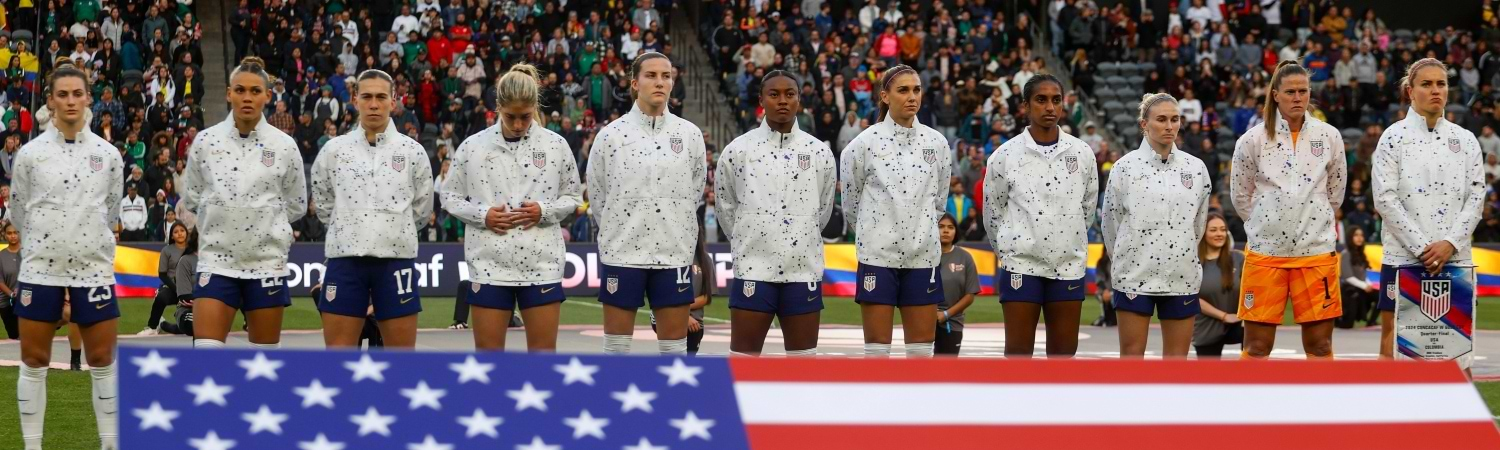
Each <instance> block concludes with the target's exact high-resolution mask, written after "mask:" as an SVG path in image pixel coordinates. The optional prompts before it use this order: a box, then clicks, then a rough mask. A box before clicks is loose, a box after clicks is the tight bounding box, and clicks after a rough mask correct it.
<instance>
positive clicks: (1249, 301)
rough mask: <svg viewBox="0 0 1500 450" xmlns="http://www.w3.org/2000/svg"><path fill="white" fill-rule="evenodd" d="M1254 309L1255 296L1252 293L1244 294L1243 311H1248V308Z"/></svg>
mask: <svg viewBox="0 0 1500 450" xmlns="http://www.w3.org/2000/svg"><path fill="white" fill-rule="evenodd" d="M1254 307H1255V294H1254V293H1252V292H1246V293H1245V309H1250V308H1254Z"/></svg>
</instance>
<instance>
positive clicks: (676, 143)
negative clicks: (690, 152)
mask: <svg viewBox="0 0 1500 450" xmlns="http://www.w3.org/2000/svg"><path fill="white" fill-rule="evenodd" d="M672 153H682V138H680V137H674V138H672Z"/></svg>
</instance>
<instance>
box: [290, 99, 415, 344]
mask: <svg viewBox="0 0 1500 450" xmlns="http://www.w3.org/2000/svg"><path fill="white" fill-rule="evenodd" d="M355 79H356V80H357V81H356V86H357V89H356V90H355V93H354V106H355V110H356V111H357V112H358V114H359V126H358V127H356V128H355V129H354V130H352V131H350V132H349V133H348V134H345V135H342V136H339V137H336V138H333V140H330V141H328V144H327V145H326V146H324V147H323V151H322V152H321V153H319V154H318V159H317V160H316V161H313V167H312V192H313V204H314V205H315V208H316V209H317V213H318V218H319V219H322V220H323V221H324V222H325V223H327V224H328V240H327V242H326V243H325V244H324V254H325V255H326V256H327V257H328V271H327V273H326V275H324V278H323V295H321V296H319V298H318V300H319V301H318V311H320V312H322V316H323V343H324V344H326V345H327V346H328V347H330V348H331V347H354V346H357V345H359V336H360V332H361V330H363V329H364V323H365V317H366V313H367V312H368V311H369V310H370V309H371V308H372V306H373V308H374V311H375V320H376V322H377V323H378V324H379V328H380V335H381V337H382V338H384V340H385V346H386V347H391V348H412V347H414V346H416V343H417V313H418V312H421V311H422V300H421V293H420V292H419V286H417V280H418V275H419V274H418V273H417V271H416V268H415V264H416V263H415V261H416V257H417V229H418V228H419V227H421V225H422V224H423V223H424V222H426V221H427V218H428V217H429V216H430V215H431V214H432V191H433V183H432V168H431V164H430V163H428V162H427V152H426V151H425V150H423V149H422V145H421V144H418V143H417V141H415V140H412V138H410V137H407V136H406V135H403V134H401V132H400V131H399V130H397V129H396V125H395V124H394V122H392V121H391V110H393V109H395V107H396V100H395V83H394V81H392V80H391V76H390V75H388V74H386V73H385V72H382V71H380V70H376V69H371V70H366V71H364V72H361V73H360V74H359V76H358V77H356V78H355Z"/></svg>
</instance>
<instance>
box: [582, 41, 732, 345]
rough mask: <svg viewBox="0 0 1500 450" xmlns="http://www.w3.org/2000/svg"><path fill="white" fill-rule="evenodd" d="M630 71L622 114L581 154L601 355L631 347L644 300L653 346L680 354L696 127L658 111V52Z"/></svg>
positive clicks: (669, 80) (700, 175) (661, 63)
mask: <svg viewBox="0 0 1500 450" xmlns="http://www.w3.org/2000/svg"><path fill="white" fill-rule="evenodd" d="M630 76H631V81H630V90H631V94H632V97H633V98H634V99H635V102H634V105H633V106H632V107H631V109H630V113H628V114H626V115H625V116H623V117H621V118H620V119H619V120H616V121H614V122H610V123H609V125H606V126H605V127H604V129H603V130H600V131H599V135H598V136H597V137H595V139H594V144H593V148H592V149H591V150H590V152H589V154H590V160H589V164H588V174H587V178H588V187H589V199H590V200H591V201H592V202H593V203H594V205H595V206H593V207H592V208H595V211H598V219H599V262H600V263H601V264H600V266H599V272H600V278H603V279H604V285H603V286H600V289H599V302H600V303H603V304H604V352H605V353H609V354H624V353H629V352H630V345H631V336H632V334H633V333H634V332H635V331H634V330H635V315H636V311H637V310H639V309H640V308H641V307H642V306H646V300H647V299H648V298H649V299H650V301H651V310H652V312H653V313H654V315H655V317H656V324H657V328H656V336H657V349H658V351H660V352H661V353H662V354H685V353H687V333H688V314H689V306H690V305H691V304H692V303H693V296H694V293H693V283H692V265H693V247H694V244H695V243H696V241H697V237H698V228H699V227H700V226H701V225H700V224H699V223H698V219H697V209H698V206H699V205H701V204H702V203H703V197H704V186H705V185H706V183H707V181H708V161H707V159H705V158H704V152H705V151H706V150H705V148H704V145H703V132H702V131H699V129H698V126H696V125H693V123H692V122H688V121H687V120H685V119H683V118H680V117H677V116H676V115H673V114H672V113H671V111H668V110H667V100H668V99H669V97H670V96H671V92H672V86H673V84H674V83H676V82H677V80H676V78H674V77H673V69H672V61H671V60H669V59H667V56H666V55H663V54H661V53H655V52H648V53H644V54H641V55H640V56H637V57H636V58H635V60H634V61H633V62H631V64H630Z"/></svg>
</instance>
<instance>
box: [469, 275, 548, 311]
mask: <svg viewBox="0 0 1500 450" xmlns="http://www.w3.org/2000/svg"><path fill="white" fill-rule="evenodd" d="M567 298H568V296H566V295H563V288H562V283H552V284H538V285H533V286H495V285H489V284H480V283H475V282H472V281H471V282H469V304H470V305H473V306H478V307H482V308H491V309H499V310H505V311H512V310H515V309H516V307H517V306H519V307H520V309H528V308H532V307H537V306H542V305H550V304H553V303H561V302H562V301H563V300H567Z"/></svg>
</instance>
